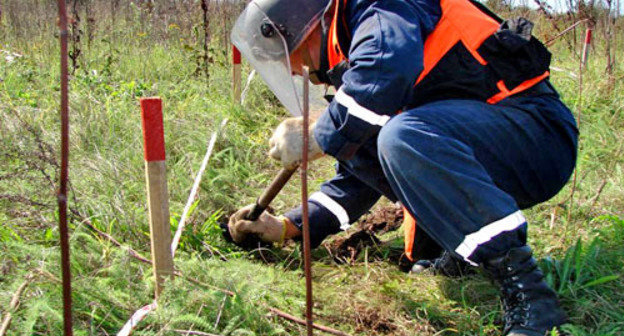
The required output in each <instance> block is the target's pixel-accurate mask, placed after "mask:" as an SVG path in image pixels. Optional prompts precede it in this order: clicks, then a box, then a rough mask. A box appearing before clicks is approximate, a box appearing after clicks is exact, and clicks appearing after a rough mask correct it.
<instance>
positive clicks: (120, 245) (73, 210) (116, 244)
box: [69, 207, 152, 264]
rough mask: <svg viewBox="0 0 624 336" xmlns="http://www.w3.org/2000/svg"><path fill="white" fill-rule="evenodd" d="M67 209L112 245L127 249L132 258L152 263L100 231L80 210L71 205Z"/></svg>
mask: <svg viewBox="0 0 624 336" xmlns="http://www.w3.org/2000/svg"><path fill="white" fill-rule="evenodd" d="M69 211H71V213H72V214H74V216H77V217H79V218H80V219H81V220H82V222H83V223H84V224H85V225H86V226H87V227H88V228H89V229H91V230H92V231H94V232H95V233H97V234H98V235H99V236H101V237H102V238H104V239H106V240H108V241H110V242H111V243H113V245H115V246H117V247H121V248H123V249H125V250H127V251H128V254H129V255H130V256H131V257H133V258H135V259H137V260H139V261H141V262H143V263H146V264H151V263H152V262H151V260H149V259H147V258H145V257H143V256H142V255H141V254H140V253H139V252H137V251H135V250H133V249H132V248H131V247H127V246H124V245H122V244H121V243H120V242H119V241H117V239H115V238H113V236H111V235H109V234H108V233H106V232H103V231H100V230H99V229H98V228H96V227H95V225H93V223H92V222H91V221H90V220H89V219H88V218H86V217H84V216H83V215H82V214H80V212H78V211H77V210H76V209H74V208H71V207H70V208H69Z"/></svg>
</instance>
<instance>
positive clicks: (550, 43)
mask: <svg viewBox="0 0 624 336" xmlns="http://www.w3.org/2000/svg"><path fill="white" fill-rule="evenodd" d="M586 21H589V19H583V20H579V21H576V22H575V23H574V24H573V25H571V26H570V27H568V28H566V29H564V30H563V31H562V32H561V33H559V34H557V35H556V36H555V37H553V38H551V39H550V40H548V41H546V43H544V44H545V45H546V46H548V47H550V46H551V45H553V44H554V43H555V42H556V40H557V39H559V38H560V37H561V36H563V35H565V34H566V33H567V32H569V31H570V30H572V29H574V28H575V27H576V26H578V25H580V24H581V23H583V22H586Z"/></svg>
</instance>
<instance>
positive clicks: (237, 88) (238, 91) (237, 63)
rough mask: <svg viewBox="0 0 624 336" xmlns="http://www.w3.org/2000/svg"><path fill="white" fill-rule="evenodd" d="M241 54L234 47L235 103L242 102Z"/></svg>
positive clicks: (233, 83)
mask: <svg viewBox="0 0 624 336" xmlns="http://www.w3.org/2000/svg"><path fill="white" fill-rule="evenodd" d="M241 80H242V77H241V53H240V51H239V50H238V48H236V46H234V45H232V93H233V97H234V101H236V102H237V103H240V101H241Z"/></svg>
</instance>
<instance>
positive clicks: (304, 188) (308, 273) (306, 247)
mask: <svg viewBox="0 0 624 336" xmlns="http://www.w3.org/2000/svg"><path fill="white" fill-rule="evenodd" d="M309 82H310V70H309V69H308V67H307V66H304V67H303V151H302V152H303V153H302V159H301V169H300V173H301V208H302V212H303V214H302V216H303V268H304V273H305V278H306V329H307V335H308V336H312V334H313V332H314V329H313V326H314V321H313V318H312V317H313V316H312V307H313V305H314V302H313V298H312V265H311V263H312V258H310V220H309V216H308V148H309V143H310V136H309V133H308V129H309V127H310V125H309V117H310V87H309Z"/></svg>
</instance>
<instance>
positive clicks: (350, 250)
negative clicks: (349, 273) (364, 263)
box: [323, 205, 403, 264]
mask: <svg viewBox="0 0 624 336" xmlns="http://www.w3.org/2000/svg"><path fill="white" fill-rule="evenodd" d="M402 223H403V210H402V209H401V207H400V206H397V205H389V206H385V207H382V208H378V209H376V210H374V211H372V212H371V213H370V214H368V215H367V216H366V217H364V219H363V220H361V221H360V222H358V223H357V224H355V226H356V227H357V231H355V232H353V233H351V234H349V235H348V236H346V237H337V238H335V239H333V240H331V241H329V242H326V243H324V244H323V245H324V246H325V248H326V249H327V250H328V251H329V253H330V254H331V255H332V256H333V258H334V260H335V261H336V262H338V263H349V264H353V263H354V262H355V261H356V260H357V258H358V256H359V255H360V253H361V252H362V251H363V250H365V249H366V248H367V247H380V246H381V245H383V243H382V242H381V240H379V238H377V236H376V234H384V233H386V232H390V231H395V230H397V229H398V228H399V227H400V226H401V224H402ZM394 252H397V253H393V254H392V255H391V256H390V259H391V260H392V259H394V260H395V261H398V260H399V259H400V255H401V252H400V251H394ZM395 254H397V255H395Z"/></svg>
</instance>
